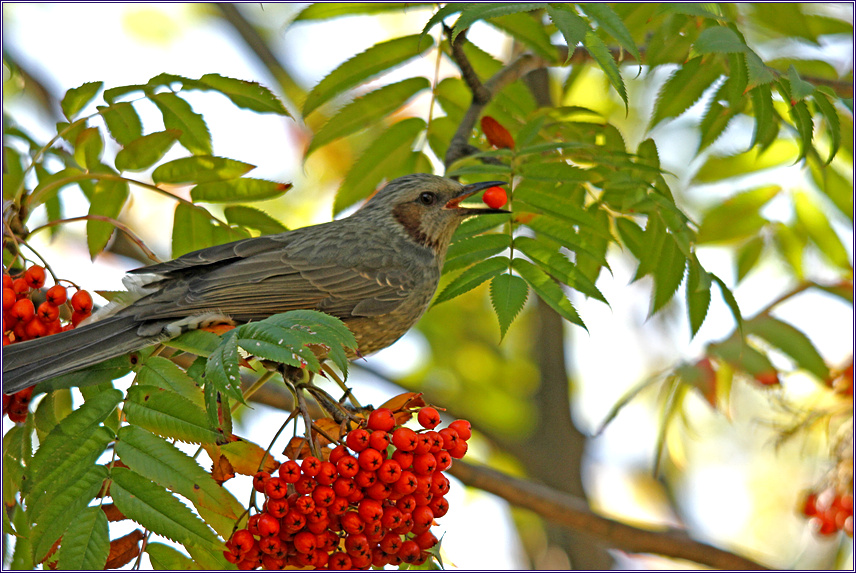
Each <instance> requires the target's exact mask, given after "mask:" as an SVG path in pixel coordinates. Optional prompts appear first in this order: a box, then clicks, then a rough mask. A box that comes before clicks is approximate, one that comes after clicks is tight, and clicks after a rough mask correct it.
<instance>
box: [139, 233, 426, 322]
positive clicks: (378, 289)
mask: <svg viewBox="0 0 856 573" xmlns="http://www.w3.org/2000/svg"><path fill="white" fill-rule="evenodd" d="M224 246H225V245H224ZM250 246H251V247H254V248H252V249H246V248H244V249H241V248H239V244H238V243H236V244H235V245H234V246H233V247H232V248H231V253H232V254H231V255H229V253H228V252H223V253H222V256H220V255H221V253H215V254H216V255H218V257H217V258H218V259H219V260H217V261H216V262H210V261H211V259H212V258H214V257H211V256H208V255H206V254H205V251H207V249H206V250H204V251H200V252H199V254H196V255H195V260H197V261H198V262H196V263H195V264H194V263H191V262H190V260H189V259H185V261H182V260H181V259H183V258H184V257H181V258H180V259H176V261H171V263H179V262H180V263H181V264H182V266H180V267H175V266H174V267H172V268H169V269H168V270H167V269H164V270H160V269H159V271H160V272H164V271H165V272H166V273H169V274H171V275H173V276H172V277H170V278H165V279H164V280H163V281H161V282H160V283H158V284H157V286H158V287H160V288H159V290H158V292H155V293H153V294H151V295H150V296H147V297H145V298H142V299H141V300H139V301H137V303H136V304H134V305H133V308H130V309H128V311H129V312H133V313H134V315H135V316H136V317H137V318H138V319H139V320H164V319H167V320H169V319H178V318H183V317H187V316H191V315H194V314H199V313H204V312H219V313H222V314H225V315H228V316H230V317H232V318H234V319H235V320H239V321H248V320H260V319H262V318H266V317H268V316H270V315H271V314H276V313H280V312H286V311H289V310H296V309H317V310H322V311H324V312H327V313H329V314H332V315H333V316H337V317H339V318H343V319H344V318H349V317H353V316H373V315H377V314H385V313H388V312H391V311H393V310H395V309H396V308H398V306H399V305H401V303H402V302H403V301H404V300H405V299H406V297H407V295H408V294H409V292H410V291H411V289H412V287H413V281H412V278H411V277H410V275H409V273H407V272H406V271H405V270H404V269H402V268H396V267H395V266H386V267H384V268H383V269H367V268H356V267H349V266H343V265H341V264H340V263H337V262H335V261H332V262H331V261H325V260H323V259H322V260H320V261H319V260H315V259H313V260H312V261H309V260H307V259H305V258H301V257H297V256H294V255H290V254H288V253H287V252H286V251H285V250H283V245H282V243H281V242H279V243H278V244H269V245H268V249H267V250H263V249H261V248H258V247H260V246H261V245H250ZM271 247H275V248H271ZM242 251H243V252H242ZM239 252H240V253H241V254H244V255H246V253H247V252H249V253H250V254H249V255H248V256H246V258H243V257H241V255H239V254H238V253H239ZM185 256H187V255H185ZM206 261H208V262H206ZM171 263H164V265H170V264H171ZM156 267H162V268H163V265H156ZM152 270H154V269H152ZM176 271H177V272H176Z"/></svg>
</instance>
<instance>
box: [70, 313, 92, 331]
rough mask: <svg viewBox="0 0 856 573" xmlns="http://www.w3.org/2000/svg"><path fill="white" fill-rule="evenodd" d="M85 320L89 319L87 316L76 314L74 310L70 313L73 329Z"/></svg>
mask: <svg viewBox="0 0 856 573" xmlns="http://www.w3.org/2000/svg"><path fill="white" fill-rule="evenodd" d="M87 318H89V315H88V314H83V313H82V312H77V311H76V310H75V311H73V312H72V313H71V325H72V326H73V327H75V326H77V325H78V324H80V323H81V322H83V321H84V320H86V319H87Z"/></svg>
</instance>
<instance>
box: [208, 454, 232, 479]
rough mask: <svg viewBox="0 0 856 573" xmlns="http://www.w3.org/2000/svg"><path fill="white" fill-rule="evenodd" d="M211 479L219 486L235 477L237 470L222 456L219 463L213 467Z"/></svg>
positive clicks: (218, 460)
mask: <svg viewBox="0 0 856 573" xmlns="http://www.w3.org/2000/svg"><path fill="white" fill-rule="evenodd" d="M211 477H212V478H214V481H216V482H217V483H219V484H222V483H223V482H226V481H229V480H230V479H232V478H233V477H235V470H234V468H233V467H232V464H231V462H229V459H228V458H227V457H226V456H224V455H221V456H220V457H219V458H217V461H215V462H214V463H213V464H212V465H211Z"/></svg>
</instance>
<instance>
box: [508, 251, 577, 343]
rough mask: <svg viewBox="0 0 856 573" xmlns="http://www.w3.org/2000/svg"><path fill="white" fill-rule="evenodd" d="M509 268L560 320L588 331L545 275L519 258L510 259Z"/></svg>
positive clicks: (559, 291) (573, 309)
mask: <svg viewBox="0 0 856 573" xmlns="http://www.w3.org/2000/svg"><path fill="white" fill-rule="evenodd" d="M511 266H512V267H513V268H514V270H515V271H517V272H518V273H520V276H521V277H523V280H525V281H526V282H527V283H529V286H531V287H532V290H534V291H535V293H536V294H537V295H538V297H539V298H540V299H541V300H543V301H544V302H546V303H547V304H548V305H550V307H551V308H552V309H553V310H555V311H556V312H558V313H559V315H560V316H561V317H562V318H564V319H565V320H567V321H569V322H572V323H574V324H577V325H579V326H582V327H583V328H585V330H586V331H588V328H586V325H585V323H583V320H582V318H580V315H579V314H577V310H576V309H575V308H574V305H572V304H571V301H569V300H568V299H567V297H566V296H565V293H564V292H563V291H562V287H560V286H559V284H558V283H557V282H555V281H554V280H553V279H551V278H550V277H549V276H548V275H547V273H545V272H544V271H542V270H541V269H539V268H538V267H536V266H535V265H533V264H532V263H530V262H529V261H525V260H523V259H520V258H515V259H512V260H511Z"/></svg>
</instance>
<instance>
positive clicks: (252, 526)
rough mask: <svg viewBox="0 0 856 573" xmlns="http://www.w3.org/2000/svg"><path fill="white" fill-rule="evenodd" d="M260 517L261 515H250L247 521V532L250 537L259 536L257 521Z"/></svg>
mask: <svg viewBox="0 0 856 573" xmlns="http://www.w3.org/2000/svg"><path fill="white" fill-rule="evenodd" d="M261 516H262V514H261V513H257V514H255V515H251V516H250V518H249V519H248V520H247V531H249V532H250V534H251V535H259V519H260V518H261Z"/></svg>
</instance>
